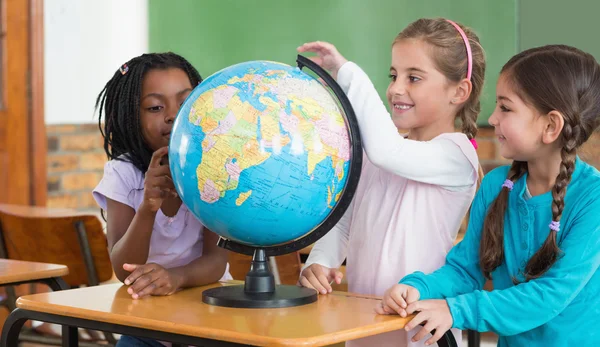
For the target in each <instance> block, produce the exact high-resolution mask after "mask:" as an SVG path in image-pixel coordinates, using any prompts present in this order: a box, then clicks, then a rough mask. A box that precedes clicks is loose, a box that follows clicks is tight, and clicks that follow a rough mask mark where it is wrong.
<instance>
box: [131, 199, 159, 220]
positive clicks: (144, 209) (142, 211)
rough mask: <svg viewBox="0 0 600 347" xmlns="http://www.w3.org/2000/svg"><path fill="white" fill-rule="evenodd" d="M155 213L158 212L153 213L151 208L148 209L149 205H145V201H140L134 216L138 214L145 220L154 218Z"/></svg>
mask: <svg viewBox="0 0 600 347" xmlns="http://www.w3.org/2000/svg"><path fill="white" fill-rule="evenodd" d="M157 212H158V211H153V210H152V208H151V207H150V205H149V204H147V203H146V202H145V201H142V203H141V204H140V207H139V208H138V210H137V212H136V214H138V215H140V216H142V217H146V218H154V217H156V213H157Z"/></svg>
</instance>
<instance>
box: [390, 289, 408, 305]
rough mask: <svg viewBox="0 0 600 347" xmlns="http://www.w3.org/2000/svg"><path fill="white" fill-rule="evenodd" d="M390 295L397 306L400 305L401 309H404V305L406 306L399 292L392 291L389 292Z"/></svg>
mask: <svg viewBox="0 0 600 347" xmlns="http://www.w3.org/2000/svg"><path fill="white" fill-rule="evenodd" d="M390 297H391V298H392V300H394V301H395V302H396V303H397V304H398V306H400V307H402V308H403V309H406V306H408V304H407V303H406V301H405V300H404V297H403V296H402V294H401V293H398V292H396V291H392V292H391V293H390Z"/></svg>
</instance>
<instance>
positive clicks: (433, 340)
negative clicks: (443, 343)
mask: <svg viewBox="0 0 600 347" xmlns="http://www.w3.org/2000/svg"><path fill="white" fill-rule="evenodd" d="M446 331H448V330H444V329H443V328H441V327H436V328H435V334H433V336H432V337H431V338H430V339H429V340H427V341H426V342H425V344H426V345H433V344H434V343H436V342H438V341H439V339H441V338H442V336H444V334H445V333H446Z"/></svg>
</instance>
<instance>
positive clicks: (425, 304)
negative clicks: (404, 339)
mask: <svg viewBox="0 0 600 347" xmlns="http://www.w3.org/2000/svg"><path fill="white" fill-rule="evenodd" d="M406 312H407V313H408V314H413V313H416V314H417V315H416V316H415V318H413V319H412V320H411V321H410V322H408V324H406V326H405V327H404V329H405V330H406V331H410V330H412V329H414V328H415V327H417V326H418V325H421V324H424V326H423V328H421V330H420V331H419V332H418V333H417V334H416V335H415V336H413V338H412V341H413V342H416V341H419V340H421V339H422V338H423V337H425V336H426V335H427V334H429V333H431V331H433V330H435V334H433V336H432V337H431V338H430V339H429V340H427V341H426V342H425V344H426V345H431V344H433V343H436V342H437V341H438V340H439V339H440V338H441V337H442V336H443V335H444V334H445V333H446V331H448V330H450V328H452V323H453V320H452V314H451V313H450V308H449V307H448V303H447V302H446V300H444V299H441V300H440V299H437V300H423V301H417V302H414V303H412V304H410V305H408V307H407V308H406Z"/></svg>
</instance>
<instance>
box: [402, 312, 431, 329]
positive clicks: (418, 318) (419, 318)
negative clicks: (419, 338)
mask: <svg viewBox="0 0 600 347" xmlns="http://www.w3.org/2000/svg"><path fill="white" fill-rule="evenodd" d="M429 318H430V317H429V314H427V313H425V312H419V313H418V314H417V315H416V316H415V318H413V319H411V321H410V322H408V324H406V326H405V327H404V330H406V331H411V330H413V329H414V328H415V327H416V326H418V325H420V324H421V323H424V322H425V321H427V320H428V319H429Z"/></svg>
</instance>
